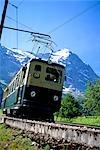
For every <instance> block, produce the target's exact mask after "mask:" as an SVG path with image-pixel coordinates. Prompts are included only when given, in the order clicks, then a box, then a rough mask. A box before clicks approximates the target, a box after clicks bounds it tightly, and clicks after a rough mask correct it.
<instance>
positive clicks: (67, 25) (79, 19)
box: [0, 0, 100, 76]
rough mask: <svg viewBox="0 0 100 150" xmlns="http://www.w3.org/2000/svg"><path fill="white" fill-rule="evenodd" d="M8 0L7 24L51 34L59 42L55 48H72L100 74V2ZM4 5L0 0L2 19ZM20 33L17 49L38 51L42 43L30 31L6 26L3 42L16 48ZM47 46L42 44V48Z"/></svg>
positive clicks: (4, 44) (89, 0)
mask: <svg viewBox="0 0 100 150" xmlns="http://www.w3.org/2000/svg"><path fill="white" fill-rule="evenodd" d="M9 2H10V3H9V5H8V8H7V13H6V18H5V23H4V25H5V26H9V27H13V28H16V27H18V28H20V29H23V30H29V31H33V32H39V33H43V34H49V35H50V36H51V39H52V41H54V42H55V43H56V44H53V49H54V51H57V50H59V49H63V48H68V49H70V51H72V52H73V53H75V54H77V55H78V56H79V57H80V58H81V59H82V61H83V62H85V63H86V64H89V65H90V66H91V67H92V69H93V70H94V71H95V73H96V74H97V75H99V76H100V1H96V0H92V1H91V0H87V1H86V0H77V1H76V0H9ZM12 4H13V5H15V6H17V8H16V7H14V6H12ZM3 6H4V0H0V19H1V15H2V10H3ZM16 12H17V17H16ZM16 18H18V24H17V23H16V20H17V19H16ZM17 35H18V49H21V50H23V51H30V52H33V53H36V52H37V50H38V46H39V45H38V44H37V43H34V42H32V40H31V39H32V36H31V34H29V33H23V32H16V31H13V30H8V29H3V34H2V39H1V44H2V45H3V46H6V47H9V48H17V40H16V39H17ZM44 49H45V48H44V47H42V49H41V51H44ZM45 52H47V51H46V50H45Z"/></svg>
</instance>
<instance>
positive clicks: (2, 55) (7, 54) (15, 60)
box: [0, 45, 99, 93]
mask: <svg viewBox="0 0 100 150" xmlns="http://www.w3.org/2000/svg"><path fill="white" fill-rule="evenodd" d="M34 57H35V56H34V55H33V54H31V53H29V52H24V51H21V50H16V49H8V48H5V47H3V46H1V45H0V85H3V84H2V83H9V82H10V80H11V78H12V77H13V76H14V74H15V73H16V72H17V71H18V70H19V68H20V67H21V66H22V65H23V64H24V63H26V62H27V61H28V60H29V59H30V58H34ZM38 57H39V58H43V59H45V60H48V58H50V60H51V61H53V62H56V63H59V64H62V65H64V66H65V75H66V77H67V80H66V81H65V82H64V92H67V91H74V92H75V91H77V93H79V92H80V91H82V92H83V91H84V90H85V88H86V83H87V81H93V82H94V81H95V80H96V79H97V78H99V77H98V76H97V75H96V73H95V72H94V71H93V69H92V68H91V67H90V66H89V65H87V64H85V63H84V62H83V61H82V60H81V59H80V58H79V57H78V56H77V55H76V54H74V53H72V52H71V51H70V50H68V49H66V48H65V49H61V50H58V51H57V52H54V53H52V55H51V57H50V53H45V54H42V53H40V54H38ZM1 81H2V82H1ZM0 87H1V86H0ZM68 89H69V90H68Z"/></svg>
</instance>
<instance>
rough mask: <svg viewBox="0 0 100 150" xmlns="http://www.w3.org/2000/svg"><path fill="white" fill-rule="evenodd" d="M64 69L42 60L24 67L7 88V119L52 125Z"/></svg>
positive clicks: (34, 61) (5, 99)
mask: <svg viewBox="0 0 100 150" xmlns="http://www.w3.org/2000/svg"><path fill="white" fill-rule="evenodd" d="M63 81H64V67H63V66H62V65H60V64H56V63H51V62H48V61H44V60H41V59H32V60H30V61H29V62H28V63H27V64H26V65H25V66H23V67H22V68H21V69H20V70H19V71H18V73H17V74H16V75H15V76H14V78H13V79H12V81H11V82H10V83H9V85H8V86H7V87H6V88H5V90H4V93H3V100H2V109H3V113H5V114H6V115H10V116H14V117H21V118H29V119H35V120H44V121H53V120H54V119H53V118H54V117H53V113H54V112H56V111H58V110H59V108H60V103H61V96H62V88H63Z"/></svg>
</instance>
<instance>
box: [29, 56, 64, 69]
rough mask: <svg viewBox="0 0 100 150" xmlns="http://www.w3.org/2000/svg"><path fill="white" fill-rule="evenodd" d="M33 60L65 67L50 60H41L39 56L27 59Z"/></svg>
mask: <svg viewBox="0 0 100 150" xmlns="http://www.w3.org/2000/svg"><path fill="white" fill-rule="evenodd" d="M34 61H37V62H43V63H46V64H50V65H56V66H60V67H62V68H65V67H64V66H63V65H62V64H58V63H55V62H52V61H51V60H43V59H41V58H33V59H31V60H29V62H34Z"/></svg>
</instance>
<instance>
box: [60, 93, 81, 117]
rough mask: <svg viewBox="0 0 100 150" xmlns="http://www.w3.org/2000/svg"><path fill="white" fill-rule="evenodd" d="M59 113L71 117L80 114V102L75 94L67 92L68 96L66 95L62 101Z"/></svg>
mask: <svg viewBox="0 0 100 150" xmlns="http://www.w3.org/2000/svg"><path fill="white" fill-rule="evenodd" d="M59 115H60V116H61V117H65V118H67V117H69V118H71V117H75V116H78V115H79V109H78V103H77V102H76V100H75V98H74V96H72V95H71V94H67V96H65V97H64V99H63V100H62V102H61V108H60V112H59Z"/></svg>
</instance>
